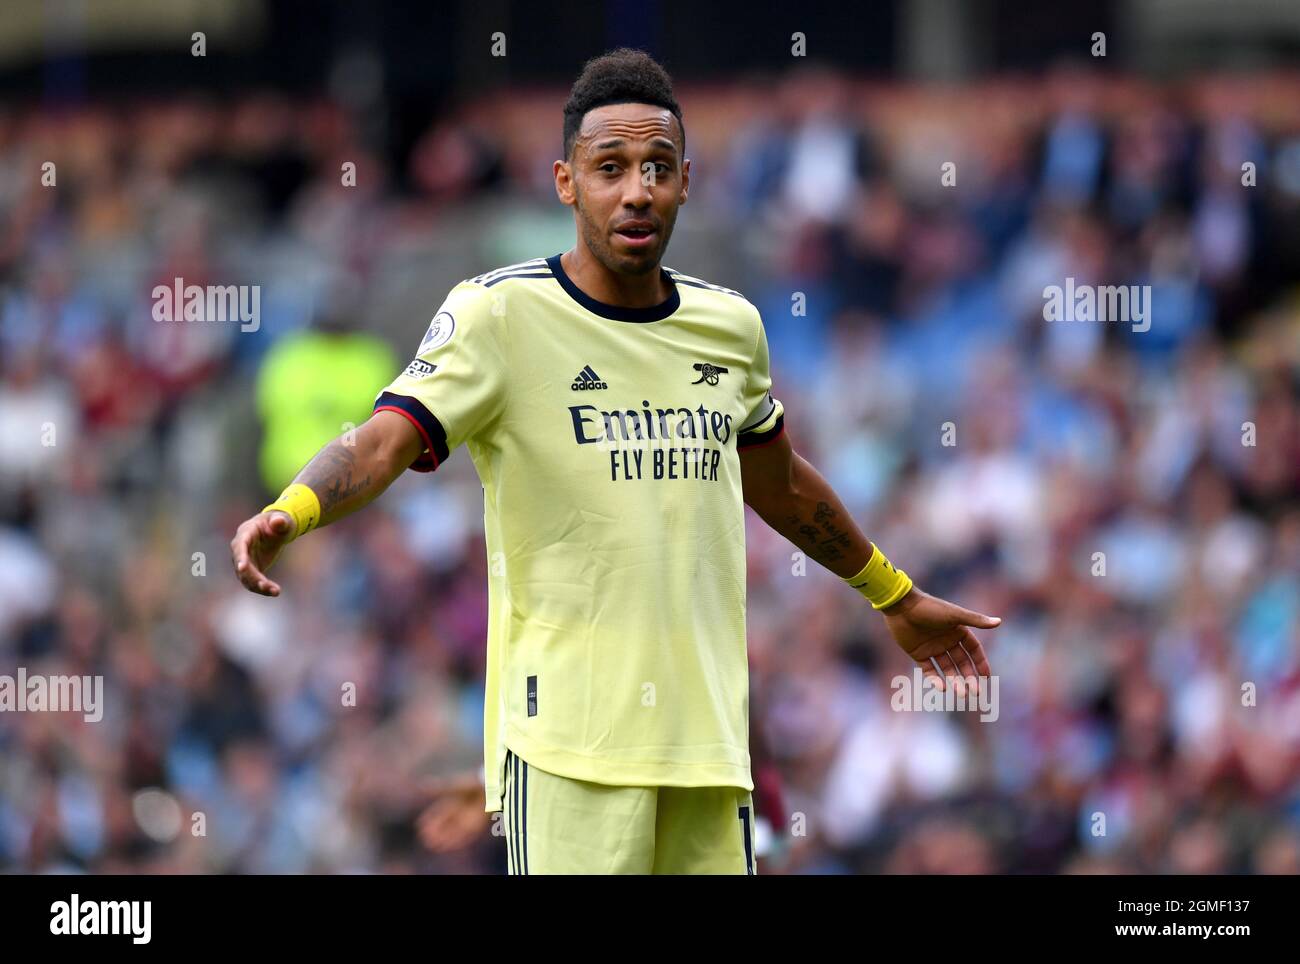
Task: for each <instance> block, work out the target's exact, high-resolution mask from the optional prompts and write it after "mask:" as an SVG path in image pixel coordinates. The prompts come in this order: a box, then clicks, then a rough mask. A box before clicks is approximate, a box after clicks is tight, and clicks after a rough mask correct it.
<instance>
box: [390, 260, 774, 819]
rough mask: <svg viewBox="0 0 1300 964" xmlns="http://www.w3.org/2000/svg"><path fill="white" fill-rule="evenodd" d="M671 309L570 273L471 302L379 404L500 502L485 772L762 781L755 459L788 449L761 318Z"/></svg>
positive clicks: (438, 330)
mask: <svg viewBox="0 0 1300 964" xmlns="http://www.w3.org/2000/svg"><path fill="white" fill-rule="evenodd" d="M661 270H662V271H664V273H665V276H666V279H667V280H668V281H669V283H670V286H671V288H672V292H673V293H672V295H671V296H670V297H669V298H668V299H667V300H666V301H665V302H663V303H662V304H660V305H657V306H654V307H650V308H621V307H616V306H613V305H608V304H604V303H602V302H599V301H596V300H595V299H593V298H591V297H589V296H588V295H586V294H585V293H584V292H582V291H581V290H580V289H579V288H578V287H577V285H576V284H574V282H573V281H572V280H571V279H570V278H569V277H568V276H567V275H566V274H565V273H564V270H563V269H562V267H561V266H560V258H559V255H556V256H555V257H552V258H548V259H537V260H535V261H526V262H523V263H521V264H517V265H512V266H510V267H506V268H500V269H498V270H496V271H490V272H488V273H487V274H483V275H480V276H478V277H477V278H472V279H470V280H468V281H463V282H461V283H460V284H458V285H456V287H455V288H453V289H452V290H451V293H450V294H449V295H448V296H447V300H446V301H445V302H444V303H443V305H442V307H441V308H440V309H439V310H438V312H437V314H436V315H434V317H433V321H432V323H431V324H430V325H429V328H428V331H427V332H426V333H425V335H424V338H423V340H422V341H421V343H420V347H419V349H418V351H417V354H416V358H415V359H414V360H413V361H412V362H411V363H410V365H408V366H407V368H406V370H405V371H403V372H402V373H401V374H400V375H399V376H398V377H397V378H396V379H395V380H394V381H393V382H392V384H391V385H389V386H388V388H387V389H385V390H384V391H383V392H381V393H380V395H379V397H378V399H377V400H376V402H375V410H376V411H380V410H391V411H396V412H399V413H401V414H402V415H404V416H406V417H407V418H408V419H409V420H410V421H411V422H412V423H413V424H414V425H415V427H416V428H417V429H418V430H419V432H420V434H421V437H422V438H423V440H424V443H425V446H426V450H425V452H424V453H423V454H422V455H421V456H420V458H419V459H418V460H417V461H416V462H415V464H414V465H413V466H412V468H415V469H422V470H426V471H427V470H430V469H434V468H436V467H437V466H438V465H439V464H440V463H441V462H443V461H444V460H445V459H446V458H447V456H448V453H449V452H451V451H452V450H453V449H455V448H456V447H457V446H459V445H460V444H461V443H462V442H463V443H464V444H465V446H466V448H467V449H468V450H469V454H470V457H471V458H472V459H473V460H474V466H475V468H476V469H477V471H478V476H479V479H480V480H481V481H482V483H483V494H484V507H483V508H484V513H483V514H484V529H485V536H486V543H487V551H488V572H489V607H490V612H489V619H488V626H489V628H488V640H487V646H488V654H487V689H486V694H487V703H486V706H485V709H484V768H485V772H486V783H487V809H488V810H489V811H492V810H499V809H500V808H501V793H502V788H503V785H504V767H505V758H506V749H507V748H509V749H510V750H513V751H514V753H515V754H516V755H517V756H519V757H521V758H522V759H524V760H527V761H528V762H529V764H531V765H532V766H534V767H536V768H539V769H542V770H546V771H549V772H551V773H555V774H558V775H560V776H567V777H572V778H574V779H577V780H586V781H590V782H594V783H603V784H610V785H616V786H682V787H700V786H733V787H742V788H744V789H746V790H752V789H753V782H752V781H751V779H750V772H749V719H748V716H749V674H748V661H747V653H746V645H745V518H744V502H743V499H742V493H741V480H740V460H739V456H738V449H740V448H743V447H747V446H751V445H760V444H763V443H764V442H767V441H770V440H771V439H773V438H775V437H777V436H778V435H779V434H780V433H781V431H783V410H782V406H781V403H780V402H779V401H777V400H775V399H774V398H773V397H772V394H771V391H770V388H771V376H770V373H769V368H768V349H767V338H766V336H765V334H764V331H763V324H762V319H761V318H760V316H759V313H758V311H757V309H755V307H754V306H753V305H752V304H750V303H749V302H748V301H746V300H745V299H744V298H743V297H742V296H741V295H740V294H738V293H737V292H735V291H732V290H730V289H728V288H723V287H720V286H718V285H713V284H707V283H705V282H703V281H700V280H698V279H696V278H691V277H688V276H686V275H683V274H680V273H678V272H676V271H672V270H670V269H661Z"/></svg>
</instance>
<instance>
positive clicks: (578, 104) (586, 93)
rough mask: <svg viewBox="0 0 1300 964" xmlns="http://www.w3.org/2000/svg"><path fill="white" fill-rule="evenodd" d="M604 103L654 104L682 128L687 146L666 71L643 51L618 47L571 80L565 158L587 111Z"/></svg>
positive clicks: (565, 121) (592, 60) (567, 106)
mask: <svg viewBox="0 0 1300 964" xmlns="http://www.w3.org/2000/svg"><path fill="white" fill-rule="evenodd" d="M606 104H654V105H655V106H656V107H662V108H663V109H664V110H667V111H671V112H672V114H673V116H674V117H676V118H677V123H678V125H680V127H681V129H682V150H683V151H684V150H685V149H686V125H685V124H683V123H682V108H681V106H680V105H679V104H678V103H677V98H676V97H674V96H673V82H672V78H670V77H669V76H668V71H666V70H664V69H663V67H662V66H660V64H659V62H658V61H656V60H655V59H654V58H653V57H651V56H650V55H649V54H648V53H646V52H645V51H644V50H634V49H632V48H631V47H619V48H618V49H617V50H611V51H610V52H609V53H607V54H603V55H601V56H599V57H593V58H592V59H591V60H588V61H587V63H586V64H584V65H583V68H582V73H581V74H579V75H578V79H577V80H576V81H574V82H573V89H572V90H571V91H569V99H568V101H567V102H566V103H565V105H564V156H565V157H566V158H569V157H572V156H573V144H574V141H576V140H577V138H578V131H579V129H581V127H582V119H583V118H584V117H586V116H587V112H588V111H590V110H595V109H596V108H597V107H604V106H605V105H606Z"/></svg>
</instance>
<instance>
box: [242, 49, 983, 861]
mask: <svg viewBox="0 0 1300 964" xmlns="http://www.w3.org/2000/svg"><path fill="white" fill-rule="evenodd" d="M563 132H564V139H563V151H564V156H563V159H562V160H558V161H556V162H555V165H554V176H555V191H556V194H557V195H558V196H559V199H560V201H561V202H562V203H563V204H565V205H567V206H568V207H570V208H572V210H573V218H574V226H575V228H576V239H575V243H574V245H573V247H572V248H570V249H569V250H568V251H566V252H564V253H563V254H557V255H554V256H552V257H549V258H537V259H535V260H532V261H525V262H522V263H520V264H515V265H510V266H508V267H502V268H498V269H496V270H494V271H488V272H485V273H484V274H481V275H479V276H477V277H475V278H470V279H468V280H465V281H462V282H460V283H459V284H457V285H456V286H455V287H454V288H452V289H451V291H450V293H449V294H448V295H447V299H446V301H445V302H444V303H443V304H442V306H441V307H440V308H439V309H438V311H437V312H436V313H435V314H434V316H433V319H432V323H431V324H430V325H429V327H428V329H427V331H426V332H425V333H424V336H423V339H422V340H421V342H420V345H419V348H418V349H417V352H416V357H415V358H414V360H412V361H411V363H410V364H409V365H408V366H407V367H406V369H405V370H404V371H402V372H401V373H400V374H399V375H397V377H396V378H395V379H394V380H393V381H392V383H391V384H390V385H388V387H387V388H385V389H384V390H383V391H382V392H381V393H380V394H379V396H378V398H377V399H376V401H375V404H374V413H373V415H372V416H371V417H370V419H369V420H368V421H366V422H365V424H363V425H362V426H361V427H360V428H358V429H356V430H355V434H354V438H353V439H350V441H351V443H352V444H344V441H343V439H342V438H339V439H335V440H334V441H332V442H330V443H329V444H328V445H326V446H325V447H324V448H323V449H322V450H321V451H320V452H319V453H318V454H317V455H316V456H315V457H314V458H313V459H312V460H311V461H310V462H309V463H308V464H307V466H306V467H305V468H304V469H303V470H302V471H301V472H300V473H299V474H298V476H297V477H296V479H295V480H294V482H293V483H292V484H291V485H290V486H289V487H288V488H287V489H285V491H284V493H283V494H282V495H281V496H280V497H279V498H278V499H277V500H276V501H275V502H273V503H272V504H271V505H269V506H267V507H266V508H265V509H264V510H263V511H262V512H261V513H259V514H258V515H256V516H254V517H252V518H251V519H248V520H247V521H246V522H244V523H243V524H242V525H241V526H240V527H239V529H238V531H237V532H236V533H235V537H234V539H233V540H232V541H231V553H232V559H233V563H234V567H235V571H236V573H237V574H238V576H239V579H240V581H241V582H242V583H243V584H244V586H246V587H247V588H248V589H250V590H251V591H253V592H256V593H261V594H262V595H268V596H277V595H279V593H280V587H279V586H278V585H277V584H276V583H274V582H273V581H272V580H271V579H270V578H269V577H268V576H267V575H266V573H267V571H268V569H269V568H270V567H271V565H272V563H273V562H274V561H275V558H276V556H277V555H278V554H279V552H280V551H281V550H282V549H283V548H284V546H285V545H287V544H288V543H289V542H290V541H292V540H293V539H295V538H300V537H302V536H304V535H306V534H307V533H308V532H310V531H311V530H312V529H314V528H316V527H318V526H322V525H328V524H329V523H331V522H334V521H335V520H337V519H340V518H342V517H343V516H345V515H348V514H350V513H353V512H356V511H357V510H358V509H360V508H362V507H363V506H365V505H366V504H368V503H369V502H370V501H371V500H372V499H374V498H376V497H377V496H378V495H379V494H380V493H381V492H383V491H384V490H385V489H386V488H387V487H388V486H389V485H390V484H391V483H392V481H393V480H394V479H396V478H397V477H398V476H399V475H401V474H402V473H403V472H405V471H406V470H407V469H414V470H416V471H433V470H435V469H437V468H438V466H439V465H441V464H442V463H443V462H445V461H446V460H447V458H448V457H449V455H450V453H451V452H452V451H453V450H455V449H457V448H458V447H460V446H461V445H462V444H463V445H464V446H465V447H466V448H467V449H468V451H469V456H470V458H471V459H472V460H473V462H474V467H475V469H476V470H477V472H478V476H479V478H480V480H481V481H482V483H483V499H484V512H483V522H484V530H485V539H486V543H487V551H488V555H489V557H491V558H494V559H496V560H500V561H501V563H500V567H499V568H498V569H497V570H496V571H497V572H499V573H500V575H499V576H498V575H495V574H494V576H493V577H492V578H491V580H490V587H489V610H490V611H489V619H488V638H487V679H486V705H485V708H484V748H483V749H484V786H485V790H486V806H485V810H486V811H489V812H492V811H502V812H503V820H504V824H505V830H506V844H507V862H508V869H509V872H510V873H516V874H555V873H582V874H587V873H591V874H614V873H641V874H648V873H655V874H659V873H665V874H672V873H708V874H752V873H754V872H755V869H754V868H755V862H754V811H753V800H752V795H753V790H754V783H753V780H752V777H751V767H750V750H749V682H748V664H747V653H746V640H745V505H749V506H750V507H751V508H752V509H753V510H754V511H755V512H756V513H757V514H758V516H759V517H760V518H762V519H763V520H764V521H765V522H766V523H767V524H768V525H770V526H771V527H772V528H773V529H775V530H776V531H777V532H779V533H781V534H782V535H783V536H785V537H786V538H787V539H789V540H790V541H791V542H792V543H793V544H794V545H795V546H797V547H798V548H799V549H800V550H801V551H803V552H804V553H805V554H806V555H807V557H808V558H810V559H813V560H815V561H816V562H818V563H819V564H821V565H823V566H825V567H826V568H828V569H830V570H831V571H832V572H834V573H835V574H836V575H838V576H840V577H841V578H843V579H844V580H845V581H846V582H847V583H848V584H849V586H851V587H852V588H853V589H855V590H857V591H859V592H860V593H862V595H863V596H865V597H866V599H867V600H868V601H869V602H870V604H871V605H872V606H873V607H874V608H875V609H876V610H878V611H879V612H880V613H881V615H882V617H883V619H884V621H885V625H886V627H887V628H888V631H889V632H890V634H891V635H892V637H893V638H894V640H895V641H896V642H897V643H898V645H899V646H900V647H901V648H902V649H903V650H904V651H905V652H906V653H907V655H908V656H909V657H910V658H912V659H913V660H915V661H916V662H917V664H919V665H920V666H921V668H922V670H923V671H924V673H925V674H926V675H927V676H928V677H929V678H931V679H932V680H934V681H935V685H938V686H943V685H945V684H944V680H945V677H946V678H947V679H948V680H949V682H948V684H947V685H953V686H955V687H956V688H957V689H958V690H959V691H961V690H963V689H964V688H965V687H966V686H968V685H970V684H971V683H972V682H974V681H973V680H971V678H972V677H974V678H978V677H987V676H988V675H989V673H990V669H989V664H988V660H987V658H986V657H985V654H984V651H983V648H982V646H981V644H980V641H979V640H978V639H977V638H976V636H975V634H974V633H973V632H972V629H989V628H992V627H994V626H997V625H998V623H999V620H998V619H997V618H995V617H991V616H985V615H982V614H980V613H977V612H972V611H971V610H968V609H963V608H962V607H960V606H957V605H954V604H953V603H950V602H946V601H944V600H942V599H938V598H936V597H934V596H930V595H927V594H926V593H924V592H922V591H921V590H920V589H918V588H916V587H914V586H913V585H912V581H911V579H909V578H908V576H907V575H906V573H904V572H902V571H901V570H899V569H897V568H895V567H894V566H893V565H892V564H891V563H890V562H889V560H888V559H887V558H886V557H885V555H884V554H883V553H882V552H881V550H880V548H879V547H876V546H874V545H873V544H872V543H871V542H869V541H868V540H867V538H866V536H865V535H863V533H862V532H861V531H860V529H859V528H858V526H857V525H856V524H855V522H854V521H853V519H852V518H851V517H850V516H849V513H848V512H847V511H846V510H845V508H844V505H843V503H842V502H841V500H840V498H839V497H838V496H837V495H836V494H835V492H834V491H833V490H832V489H831V487H830V485H828V484H827V482H826V480H825V479H823V478H822V476H821V475H820V474H819V473H818V472H817V470H816V469H815V468H814V467H813V466H812V465H810V464H809V463H808V462H807V461H806V460H805V459H803V458H801V457H800V456H799V455H797V454H796V453H795V452H794V450H793V449H792V447H791V443H790V439H789V437H788V434H787V433H786V431H785V419H784V408H783V406H782V404H781V402H780V400H779V399H778V398H776V397H775V396H774V395H773V393H772V382H771V375H770V371H769V359H768V346H767V338H766V336H765V334H764V330H763V322H762V319H761V317H760V316H759V312H758V311H757V310H756V309H755V308H754V306H753V305H752V304H750V303H749V302H748V301H747V300H745V298H744V297H743V296H742V295H741V294H739V293H738V292H736V291H733V290H731V289H730V288H726V287H723V286H722V285H717V284H710V283H709V282H706V281H701V280H700V279H699V278H694V277H691V276H689V275H686V274H683V273H681V272H679V271H675V270H673V269H671V268H668V267H666V266H664V264H663V258H664V253H665V251H666V249H667V247H668V241H669V239H670V238H671V237H672V232H673V225H674V224H675V222H676V220H677V212H678V209H679V208H680V207H681V206H682V205H683V204H685V203H686V199H687V195H688V191H689V188H690V174H691V164H690V161H689V160H688V159H687V158H686V131H685V128H684V126H683V123H682V112H681V108H680V107H679V106H678V103H677V101H676V99H675V97H674V95H673V90H672V83H671V81H670V79H669V77H668V75H667V73H666V72H665V71H664V69H663V68H662V67H661V66H660V65H659V64H658V63H656V62H655V61H654V60H653V59H652V58H651V57H650V56H648V55H647V54H645V53H643V52H640V51H635V50H628V49H620V50H616V51H613V52H611V53H609V54H606V55H605V56H602V57H598V58H596V59H594V60H592V61H590V62H588V63H587V64H586V65H585V67H584V68H583V70H582V73H581V75H580V76H579V77H578V79H577V81H576V82H575V84H574V85H573V89H572V91H571V93H570V96H569V98H568V101H567V103H566V104H565V107H564V127H563ZM963 680H965V682H963ZM976 685H978V684H976Z"/></svg>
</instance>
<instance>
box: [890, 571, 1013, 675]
mask: <svg viewBox="0 0 1300 964" xmlns="http://www.w3.org/2000/svg"><path fill="white" fill-rule="evenodd" d="M880 612H881V615H883V616H884V617H885V625H886V626H887V627H888V629H889V632H890V635H892V636H893V637H894V642H896V643H898V645H899V646H900V647H902V649H903V652H905V653H907V655H908V656H910V657H911V658H912V659H914V660H916V663H917V665H918V666H920V667H921V670H922V671H923V672H924V674H925V675H926V676H927V677H929V678H930V679H933V680H935V681H936V682H937V684H938V686H939V689H941V690H942V689H945V688H946V686H945V683H944V677H949V678H951V679H952V681H953V686H954V688H955V689H956V691H957V693H958V694H965V692H966V683H965V678H968V677H975V678H976V679H977V680H978V678H979V677H982V676H983V677H987V676H990V675H991V674H992V669H991V668H990V667H989V661H988V657H987V656H985V655H984V647H983V646H982V645H981V644H980V641H979V639H978V638H977V637H976V636H975V634H974V633H973V632H971V630H970V627H972V626H973V627H975V628H977V629H993V628H994V627H995V626H998V625H1000V624H1001V623H1002V619H1001V617H999V616H985V615H984V614H983V613H977V612H975V611H974V610H971V609H963V608H962V607H961V606H958V605H956V604H954V603H950V602H948V601H947V600H946V599H940V598H938V597H937V596H931V595H929V594H928V593H924V592H922V591H921V590H920V589H917V588H916V587H915V586H913V587H912V589H911V591H910V592H908V594H907V595H906V596H904V597H903V598H902V599H900V600H899V601H898V602H896V603H894V605H892V606H889V607H887V608H885V609H882V610H881V611H880ZM932 659H933V661H934V662H931V660H932ZM934 663H938V668H936V667H935V665H934ZM978 685H979V684H978V682H977V683H976V686H977V688H978Z"/></svg>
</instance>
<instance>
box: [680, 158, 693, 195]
mask: <svg viewBox="0 0 1300 964" xmlns="http://www.w3.org/2000/svg"><path fill="white" fill-rule="evenodd" d="M690 189H691V159H690V158H689V157H688V158H686V160H684V161H682V193H681V196H680V197H679V198H678V201H677V203H678V204H679V205H680V204H685V203H686V195H687V194H688V193H689V192H690Z"/></svg>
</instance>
